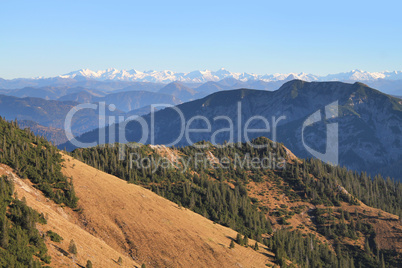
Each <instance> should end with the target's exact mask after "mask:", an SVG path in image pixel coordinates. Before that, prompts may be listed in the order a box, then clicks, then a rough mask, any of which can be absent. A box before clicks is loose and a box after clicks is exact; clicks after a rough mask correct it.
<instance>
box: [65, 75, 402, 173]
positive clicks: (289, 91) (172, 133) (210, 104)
mask: <svg viewBox="0 0 402 268" xmlns="http://www.w3.org/2000/svg"><path fill="white" fill-rule="evenodd" d="M334 102H337V104H338V106H337V110H338V114H337V116H334V118H328V119H323V120H321V121H319V122H316V123H315V124H312V125H310V126H307V127H305V128H303V123H305V122H306V120H307V119H308V117H309V116H310V115H312V114H313V113H315V112H317V111H324V110H325V107H326V106H327V105H329V104H331V103H334ZM177 109H179V110H180V111H181V112H182V114H183V116H184V118H185V120H189V119H190V118H193V117H195V116H202V117H203V119H200V118H198V119H197V120H193V121H192V122H191V123H192V124H191V129H194V128H196V129H206V128H207V125H206V123H205V119H206V120H207V121H209V122H210V123H211V129H210V131H204V132H202V133H190V134H189V135H188V137H189V138H187V137H186V136H185V135H182V136H181V135H180V134H181V131H182V130H183V124H188V121H185V122H183V120H182V117H180V115H179V114H178V112H177V111H176V110H175V109H173V108H166V109H163V110H160V111H158V112H156V113H155V116H154V119H155V121H154V122H155V123H154V133H153V134H154V140H151V134H152V133H148V134H149V136H147V137H145V140H144V139H142V138H143V137H142V135H143V133H145V131H148V132H149V131H150V129H147V130H143V129H142V128H143V127H142V125H141V124H140V123H139V122H138V121H132V122H130V123H128V124H127V125H125V126H124V129H123V128H120V129H119V127H115V126H113V127H115V129H116V134H115V135H114V136H115V137H118V132H119V131H124V132H125V136H126V138H127V141H130V142H138V141H140V140H141V139H142V140H141V142H142V143H151V142H152V143H154V144H170V143H172V142H174V141H176V142H175V145H179V146H185V145H189V144H191V143H192V142H197V141H202V140H205V141H211V140H212V138H214V139H215V140H213V141H214V142H216V143H223V142H225V141H232V142H237V141H245V136H244V133H243V132H242V131H236V130H238V129H243V128H244V126H245V124H246V122H247V121H248V120H249V119H250V118H252V117H253V116H259V117H263V118H265V119H266V120H267V121H268V123H269V127H270V131H269V132H268V131H266V132H265V133H252V134H250V135H249V136H250V138H256V137H257V136H261V135H263V136H266V137H268V138H270V139H275V140H276V141H278V142H282V143H284V144H285V145H286V146H287V147H288V148H289V149H290V150H292V151H293V152H294V153H295V154H296V155H298V156H299V157H303V158H309V157H312V154H311V153H310V152H309V151H307V149H306V145H307V146H308V147H310V148H312V149H313V150H315V151H318V152H321V153H325V148H326V147H325V146H326V139H327V134H326V129H327V123H337V124H338V130H339V131H338V132H339V137H338V145H339V157H338V159H339V165H341V166H346V167H348V168H350V169H352V170H357V171H366V172H368V173H369V174H370V175H371V176H375V175H376V174H378V173H380V174H381V175H382V176H383V177H387V176H390V177H393V178H395V179H398V180H400V179H401V177H400V176H401V174H402V171H401V166H402V165H401V162H402V153H401V152H402V143H401V133H402V129H401V126H402V101H401V100H400V99H398V98H395V97H392V96H389V95H386V94H383V93H381V92H379V91H377V90H375V89H372V88H370V87H368V86H366V85H364V84H361V83H355V84H346V83H341V82H304V81H300V80H293V81H290V82H288V83H286V84H284V85H283V86H282V87H281V88H280V89H278V90H276V91H273V92H269V91H259V90H249V89H239V90H228V91H222V92H218V93H214V94H212V95H209V96H207V97H205V98H202V99H199V100H195V101H191V102H188V103H184V104H181V105H178V106H177ZM218 116H219V117H226V118H229V119H230V120H222V119H221V120H216V118H217V117H218ZM143 118H144V120H145V121H146V122H147V124H148V126H150V125H151V116H150V115H148V116H144V117H143ZM280 118H281V119H280ZM229 121H230V122H229ZM231 124H232V125H231ZM228 127H231V128H232V129H234V130H235V131H234V132H233V133H230V132H229V131H220V133H219V134H218V135H216V136H213V133H214V132H216V131H219V130H223V129H227V128H228ZM248 128H249V129H266V128H267V126H266V124H265V122H263V121H262V120H253V121H251V122H250V124H249V125H248ZM303 131H304V133H303ZM98 133H99V132H98V131H97V130H96V131H92V132H89V133H86V134H84V135H82V136H81V137H79V138H78V140H80V141H83V142H93V141H97V140H98ZM104 133H105V136H106V142H108V141H109V142H110V143H113V142H115V140H113V139H111V138H110V137H109V133H113V131H111V130H109V129H108V128H107V129H105V131H104ZM302 133H303V135H302ZM232 134H233V135H232ZM275 134H276V135H275ZM144 141H145V142H144ZM65 147H66V148H67V149H68V150H72V149H74V146H71V144H68V143H67V144H64V145H62V146H60V148H65Z"/></svg>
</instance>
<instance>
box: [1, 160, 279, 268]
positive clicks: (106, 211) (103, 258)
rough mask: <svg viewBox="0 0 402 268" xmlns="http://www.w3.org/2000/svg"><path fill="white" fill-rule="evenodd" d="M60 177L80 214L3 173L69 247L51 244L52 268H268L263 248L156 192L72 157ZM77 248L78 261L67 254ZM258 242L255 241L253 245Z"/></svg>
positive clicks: (6, 169)
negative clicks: (70, 187) (244, 243)
mask: <svg viewBox="0 0 402 268" xmlns="http://www.w3.org/2000/svg"><path fill="white" fill-rule="evenodd" d="M63 158H64V159H65V160H66V161H65V162H64V163H63V165H64V167H63V173H64V174H65V175H67V176H68V177H72V179H73V183H74V186H75V191H76V194H77V196H78V197H79V198H80V200H79V205H78V207H79V209H80V211H79V212H75V211H72V210H71V209H69V208H66V207H60V206H59V205H57V204H55V203H54V202H53V201H50V200H49V199H47V198H45V197H44V196H43V194H42V193H41V192H40V191H38V190H37V189H35V188H34V187H32V185H31V183H30V182H29V180H23V179H20V178H19V177H17V176H16V175H15V174H14V173H13V171H12V170H11V169H10V168H9V167H8V166H5V165H0V175H2V174H7V175H9V176H11V177H13V180H14V184H15V190H16V192H17V194H18V198H19V199H21V198H23V197H25V198H26V200H27V204H28V206H30V207H32V208H33V209H35V210H37V211H38V212H39V213H44V214H45V215H46V217H47V219H48V224H46V225H38V229H39V230H40V231H41V232H43V233H45V232H46V231H48V230H52V231H54V232H56V233H58V234H59V235H61V236H62V237H63V238H64V240H63V241H62V242H61V243H55V242H52V241H50V240H47V241H46V243H47V245H48V249H49V254H50V255H51V257H52V263H51V266H52V267H83V266H85V264H86V262H87V260H91V261H92V263H93V265H94V267H121V266H119V265H118V263H117V260H118V258H119V257H122V258H123V266H122V267H140V266H141V264H143V263H145V264H146V266H147V267H266V264H270V265H273V263H272V262H271V261H272V260H273V257H274V255H273V254H272V253H271V252H269V251H267V250H266V247H265V246H263V245H262V244H260V245H259V247H260V250H259V251H254V250H253V249H252V248H251V247H248V248H246V247H241V246H239V245H237V244H236V246H235V248H234V249H229V245H230V242H231V240H232V239H235V237H236V235H237V233H236V232H235V231H233V230H231V229H229V228H226V227H223V226H221V225H219V224H214V223H213V222H212V221H210V220H208V219H206V218H204V217H202V216H200V215H198V214H196V213H194V212H191V211H189V210H187V209H184V208H179V207H178V206H177V205H176V204H175V203H172V202H170V201H168V200H166V199H164V198H162V197H160V196H158V195H156V194H154V193H153V192H151V191H149V190H146V189H144V188H142V187H140V186H137V185H133V184H128V183H127V182H125V181H123V180H121V179H119V178H117V177H114V176H112V175H109V174H106V173H104V172H101V171H99V170H97V169H95V168H92V167H90V166H88V165H86V164H84V163H82V162H80V161H78V160H75V159H73V158H71V157H70V156H67V155H63ZM72 239H73V240H74V241H75V243H76V245H77V248H78V254H77V256H71V254H68V253H67V251H68V245H69V242H70V241H71V240H72ZM254 243H255V241H252V240H250V245H254Z"/></svg>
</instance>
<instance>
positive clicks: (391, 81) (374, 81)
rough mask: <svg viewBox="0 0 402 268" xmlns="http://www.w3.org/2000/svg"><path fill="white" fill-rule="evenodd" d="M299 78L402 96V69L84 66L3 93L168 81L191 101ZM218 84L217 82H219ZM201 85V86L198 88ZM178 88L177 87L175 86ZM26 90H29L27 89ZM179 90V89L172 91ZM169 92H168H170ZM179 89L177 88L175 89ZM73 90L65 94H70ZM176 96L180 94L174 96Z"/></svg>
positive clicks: (126, 87)
mask: <svg viewBox="0 0 402 268" xmlns="http://www.w3.org/2000/svg"><path fill="white" fill-rule="evenodd" d="M294 79H299V80H303V81H307V82H312V81H341V82H347V83H354V82H363V83H365V84H367V85H369V86H371V87H373V88H376V89H378V90H381V91H382V92H384V93H387V94H391V95H397V96H399V95H402V71H384V72H366V71H362V70H352V71H350V72H345V73H338V74H329V75H325V76H318V75H314V74H306V73H287V74H280V73H277V74H263V75H259V74H253V73H235V72H230V71H227V70H225V69H223V68H222V69H220V70H218V71H209V70H205V71H193V72H189V73H180V72H173V71H145V72H139V71H136V70H117V69H107V70H101V71H92V70H89V69H82V70H78V71H74V72H70V73H68V74H65V75H60V76H57V77H50V78H43V77H38V78H17V79H11V80H5V79H1V78H0V94H7V92H8V91H10V90H17V89H23V88H29V89H30V90H31V94H30V95H24V94H21V93H19V92H17V93H15V94H19V95H15V96H17V97H39V95H40V94H42V95H43V96H44V97H42V98H46V97H49V99H54V98H55V97H52V96H53V95H55V94H56V97H60V92H64V91H65V90H66V89H68V88H84V89H89V90H99V91H103V92H112V91H114V92H116V91H138V90H139V91H151V92H157V91H159V90H161V89H162V88H163V87H164V86H166V84H169V83H177V84H176V87H177V86H178V85H180V87H183V86H185V87H188V88H191V89H194V90H195V91H197V92H191V90H189V89H186V90H185V91H186V92H187V93H190V94H187V93H186V92H183V94H184V95H185V97H184V98H183V96H181V97H179V98H180V99H181V100H182V101H188V100H191V99H196V98H200V97H204V96H206V95H208V94H211V93H214V92H218V91H221V90H226V89H238V88H250V89H261V90H276V89H278V88H279V87H280V86H282V85H283V84H284V83H286V82H288V81H291V80H294ZM216 83H217V84H216ZM34 88H47V91H48V92H47V93H46V92H33V91H32V89H34ZM52 88H60V89H61V90H58V92H51V91H52ZM197 88H198V89H197ZM176 89H177V88H176ZM24 91H25V92H26V91H27V89H25V90H24ZM171 91H172V92H173V91H176V90H171ZM167 92H168V91H167ZM176 92H177V91H176ZM70 93H74V92H71V91H70V92H69V93H65V94H63V95H66V94H70ZM175 97H178V96H177V95H175Z"/></svg>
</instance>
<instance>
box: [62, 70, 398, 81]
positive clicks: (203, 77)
mask: <svg viewBox="0 0 402 268" xmlns="http://www.w3.org/2000/svg"><path fill="white" fill-rule="evenodd" d="M77 76H82V77H85V78H87V79H94V80H100V81H103V80H120V81H137V82H154V83H171V82H174V81H180V82H186V83H205V82H208V81H220V80H222V79H226V78H233V79H236V80H240V81H243V82H246V81H251V80H262V81H265V82H273V81H284V80H292V79H301V80H305V81H375V80H378V79H389V80H402V71H383V72H367V71H363V70H359V69H355V70H352V71H350V72H343V73H338V74H329V75H326V76H317V75H313V74H308V73H304V72H302V73H274V74H262V75H260V74H253V73H236V72H230V71H228V70H226V69H225V68H221V69H219V70H217V71H210V70H203V71H200V70H196V71H192V72H188V73H181V72H173V71H170V70H163V71H154V70H149V71H143V72H141V71H137V70H135V69H132V70H118V69H114V68H109V69H106V70H98V71H92V70H90V69H80V70H77V71H73V72H70V73H67V74H65V75H61V76H60V77H61V78H75V77H77Z"/></svg>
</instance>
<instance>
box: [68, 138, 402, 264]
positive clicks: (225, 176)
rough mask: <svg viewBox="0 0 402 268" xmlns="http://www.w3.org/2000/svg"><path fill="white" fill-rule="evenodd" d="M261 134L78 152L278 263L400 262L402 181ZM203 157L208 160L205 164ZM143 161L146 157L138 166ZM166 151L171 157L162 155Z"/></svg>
mask: <svg viewBox="0 0 402 268" xmlns="http://www.w3.org/2000/svg"><path fill="white" fill-rule="evenodd" d="M253 143H254V144H260V145H262V144H268V148H264V149H255V148H252V147H250V146H248V145H246V144H240V145H239V144H234V145H233V146H227V147H226V148H218V147H215V146H213V145H212V144H208V143H200V144H203V145H209V147H208V148H207V149H195V148H194V147H191V146H188V147H183V148H167V147H164V146H152V145H139V146H138V147H137V148H129V146H126V147H125V150H126V151H125V155H126V156H127V158H126V160H124V161H119V160H118V156H119V152H121V151H119V146H113V145H107V146H101V147H95V148H88V149H77V150H75V151H74V152H73V155H74V156H75V157H76V158H77V159H81V160H83V161H85V162H86V163H88V164H90V165H92V166H94V167H96V168H99V169H100V170H104V171H106V172H108V173H110V174H113V175H116V176H118V177H120V178H122V179H123V180H126V181H128V182H129V183H135V184H138V185H141V186H144V187H146V188H149V189H151V190H152V191H154V192H155V193H157V194H159V195H160V196H163V197H165V198H167V199H169V200H172V201H174V202H175V203H177V204H179V205H181V206H183V207H186V208H189V209H191V210H193V211H195V212H197V213H199V214H201V215H203V216H205V217H207V218H209V219H211V220H213V221H215V222H217V223H220V224H223V225H225V226H228V227H231V228H233V229H234V230H236V231H238V232H239V233H241V234H243V235H245V236H247V237H248V238H249V239H256V240H257V241H261V242H263V243H264V244H265V245H266V246H268V248H269V249H271V250H273V251H274V252H275V253H276V254H277V255H276V261H277V263H281V264H284V263H285V262H286V260H291V261H292V262H294V263H298V264H299V265H301V266H308V267H319V266H320V265H322V266H324V267H338V265H339V264H341V265H342V266H344V267H355V266H356V267H358V264H359V263H360V264H361V265H362V266H364V267H381V266H382V265H383V264H384V265H385V266H387V267H398V266H400V265H401V264H402V256H401V254H402V244H401V239H402V226H401V222H400V220H399V216H400V215H401V214H402V203H401V202H402V198H401V196H402V185H401V184H400V183H399V182H394V181H391V180H387V181H386V180H384V179H383V178H381V177H375V178H374V180H373V179H372V178H370V177H369V176H367V175H366V174H365V173H361V174H360V173H356V172H352V171H349V170H347V169H346V168H340V167H333V166H330V165H327V164H324V163H322V162H320V161H318V160H314V159H310V160H303V159H299V158H297V157H295V156H294V155H293V154H292V153H291V152H290V151H289V150H288V149H287V148H286V147H284V146H283V145H282V144H279V145H278V146H277V147H275V146H274V144H273V143H272V142H270V141H269V140H267V139H266V138H258V139H256V140H254V141H253ZM130 154H132V158H131V160H130V158H129V157H128V156H129V155H130ZM133 157H134V158H133ZM197 157H198V158H197ZM200 157H201V158H200ZM143 159H144V160H143ZM197 159H198V160H197ZM222 159H224V161H222ZM236 159H237V160H236ZM245 159H254V161H256V163H261V162H258V159H265V161H268V163H269V159H276V160H275V161H276V162H275V163H273V162H272V160H271V164H272V165H273V166H272V165H271V167H268V168H261V166H258V165H257V166H253V165H252V164H250V163H249V165H247V163H248V162H247V161H245ZM267 159H268V160H267ZM283 159H285V160H286V161H283ZM200 160H201V163H207V164H206V165H204V164H199V162H197V161H200ZM204 160H205V161H204ZM141 161H144V162H143V165H140V166H137V163H141ZM147 161H148V162H149V164H147ZM164 161H168V162H170V163H171V165H167V168H166V166H161V165H159V164H158V163H162V162H164ZM236 161H237V163H236ZM239 161H240V162H239ZM244 161H245V162H244ZM196 163H198V165H197V164H196ZM239 165H242V166H239ZM265 165H266V163H265ZM283 165H285V169H282V168H281V166H283ZM395 214H396V215H399V216H396V215H395ZM238 242H239V243H240V244H241V241H238ZM311 243H313V246H312V245H311ZM320 244H321V246H319V245H320ZM312 248H314V250H312ZM312 263H314V265H312ZM352 263H353V265H352Z"/></svg>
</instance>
